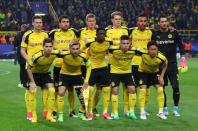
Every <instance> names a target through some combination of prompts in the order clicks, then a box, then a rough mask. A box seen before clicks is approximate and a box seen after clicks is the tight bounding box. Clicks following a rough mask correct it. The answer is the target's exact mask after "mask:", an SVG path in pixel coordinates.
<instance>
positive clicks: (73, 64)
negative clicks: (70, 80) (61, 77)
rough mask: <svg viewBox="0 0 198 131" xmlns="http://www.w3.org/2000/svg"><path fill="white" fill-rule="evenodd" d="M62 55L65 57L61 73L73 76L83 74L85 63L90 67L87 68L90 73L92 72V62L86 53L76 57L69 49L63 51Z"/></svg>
mask: <svg viewBox="0 0 198 131" xmlns="http://www.w3.org/2000/svg"><path fill="white" fill-rule="evenodd" d="M61 55H62V57H63V64H62V67H61V71H60V74H65V75H72V76H75V75H81V74H82V72H81V66H83V65H85V66H86V67H87V68H89V69H87V70H89V72H88V74H90V72H91V70H90V69H91V64H90V63H91V62H90V61H89V60H88V59H87V58H86V54H85V53H80V54H79V55H78V56H76V57H74V56H73V55H72V54H71V53H70V52H69V51H64V52H62V53H61ZM86 77H87V75H86Z"/></svg>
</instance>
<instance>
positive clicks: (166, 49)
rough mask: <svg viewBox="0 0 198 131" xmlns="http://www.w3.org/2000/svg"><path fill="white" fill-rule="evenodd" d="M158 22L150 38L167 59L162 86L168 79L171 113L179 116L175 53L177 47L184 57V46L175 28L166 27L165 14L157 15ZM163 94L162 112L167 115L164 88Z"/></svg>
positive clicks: (166, 83)
mask: <svg viewBox="0 0 198 131" xmlns="http://www.w3.org/2000/svg"><path fill="white" fill-rule="evenodd" d="M158 24H159V26H160V29H159V30H158V31H156V32H155V33H154V34H153V36H152V39H153V40H156V42H157V44H158V47H159V51H160V52H162V53H163V54H164V55H165V56H166V58H167V59H168V68H167V71H166V73H165V76H164V80H165V84H164V87H165V86H167V85H168V79H169V80H170V83H171V86H172V89H173V100H174V108H173V115H174V116H180V113H179V109H178V105H179V99H180V91H179V78H178V68H177V59H176V53H177V47H179V51H180V54H181V56H182V58H181V59H185V57H184V56H183V55H184V46H183V44H182V40H181V37H180V36H179V34H178V32H177V31H176V30H175V31H170V29H169V28H168V19H167V17H166V16H165V15H161V16H159V18H158ZM164 96H165V102H164V113H165V114H166V115H168V108H167V103H166V93H165V89H164Z"/></svg>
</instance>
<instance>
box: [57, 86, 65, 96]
mask: <svg viewBox="0 0 198 131" xmlns="http://www.w3.org/2000/svg"><path fill="white" fill-rule="evenodd" d="M65 90H66V89H65V88H63V87H59V88H58V95H59V96H64V95H65Z"/></svg>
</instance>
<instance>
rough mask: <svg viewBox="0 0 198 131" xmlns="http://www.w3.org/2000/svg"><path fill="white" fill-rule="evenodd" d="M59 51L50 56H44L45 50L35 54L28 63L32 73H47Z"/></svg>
mask: <svg viewBox="0 0 198 131" xmlns="http://www.w3.org/2000/svg"><path fill="white" fill-rule="evenodd" d="M58 53H59V52H58V51H57V50H54V51H52V53H51V54H50V55H49V56H44V54H43V50H41V51H39V52H37V53H35V54H34V55H33V56H32V58H31V59H29V61H28V65H30V66H31V71H32V73H47V72H49V68H50V66H51V65H52V63H53V61H54V59H55V58H56V56H57V55H58Z"/></svg>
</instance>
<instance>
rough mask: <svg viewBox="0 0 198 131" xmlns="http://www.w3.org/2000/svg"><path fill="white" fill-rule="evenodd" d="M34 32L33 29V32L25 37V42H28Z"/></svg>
mask: <svg viewBox="0 0 198 131" xmlns="http://www.w3.org/2000/svg"><path fill="white" fill-rule="evenodd" d="M32 33H33V30H31V32H30V33H29V34H28V35H27V36H26V37H25V41H24V42H25V43H26V44H28V39H29V37H30V35H31V34H32Z"/></svg>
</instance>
